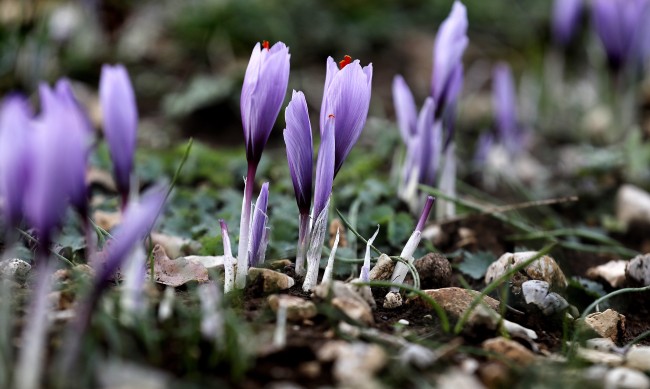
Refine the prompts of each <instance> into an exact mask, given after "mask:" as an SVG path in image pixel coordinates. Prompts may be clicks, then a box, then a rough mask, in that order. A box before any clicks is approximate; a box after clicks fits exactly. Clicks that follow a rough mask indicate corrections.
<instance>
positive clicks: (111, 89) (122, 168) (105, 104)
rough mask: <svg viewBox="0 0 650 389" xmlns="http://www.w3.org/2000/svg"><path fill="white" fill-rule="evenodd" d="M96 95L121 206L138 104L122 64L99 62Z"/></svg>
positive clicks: (126, 187) (127, 181) (128, 183)
mask: <svg viewBox="0 0 650 389" xmlns="http://www.w3.org/2000/svg"><path fill="white" fill-rule="evenodd" d="M99 98H100V103H101V107H102V119H103V123H104V136H105V137H106V141H107V142H108V148H109V150H110V153H111V159H112V160H113V168H114V173H115V182H116V184H117V189H118V191H119V192H120V195H121V196H122V205H123V206H124V205H125V204H126V202H127V200H128V197H129V191H130V188H131V171H132V170H133V157H134V153H135V146H136V140H137V129H138V107H137V105H136V101H135V94H134V92H133V86H132V85H131V81H130V79H129V74H128V73H127V71H126V68H125V67H124V66H122V65H114V66H111V65H104V66H102V74H101V79H100V81H99Z"/></svg>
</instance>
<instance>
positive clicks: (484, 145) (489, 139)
mask: <svg viewBox="0 0 650 389" xmlns="http://www.w3.org/2000/svg"><path fill="white" fill-rule="evenodd" d="M493 145H494V135H493V134H492V133H491V132H483V133H481V135H479V137H478V140H477V141H476V151H475V152H474V166H476V167H478V168H481V167H482V166H484V165H485V163H486V162H487V159H488V155H489V154H490V150H491V149H492V146H493Z"/></svg>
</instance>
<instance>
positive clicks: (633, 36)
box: [592, 0, 650, 72]
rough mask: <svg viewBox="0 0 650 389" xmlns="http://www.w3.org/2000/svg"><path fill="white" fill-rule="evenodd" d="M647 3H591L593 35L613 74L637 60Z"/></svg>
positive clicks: (615, 0)
mask: <svg viewBox="0 0 650 389" xmlns="http://www.w3.org/2000/svg"><path fill="white" fill-rule="evenodd" d="M649 7H650V2H649V1H648V0H594V1H593V2H592V11H593V13H592V16H593V23H594V26H595V29H596V33H597V34H598V37H599V38H600V41H601V42H602V44H603V47H604V49H605V52H606V53H607V60H608V62H609V66H610V68H611V69H612V70H613V71H614V72H619V71H620V70H621V69H623V68H624V67H625V66H626V65H627V64H629V63H631V62H634V61H637V60H640V59H641V58H640V57H641V55H642V48H643V46H644V43H643V41H642V40H643V39H644V38H643V31H644V28H645V27H644V26H645V24H647V17H648V12H649V11H648V8H649Z"/></svg>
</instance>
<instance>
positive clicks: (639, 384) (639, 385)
mask: <svg viewBox="0 0 650 389" xmlns="http://www.w3.org/2000/svg"><path fill="white" fill-rule="evenodd" d="M604 389H650V378H648V376H646V375H645V374H643V373H641V372H640V371H637V370H634V369H629V368H627V367H617V368H614V369H612V370H610V371H609V372H607V374H606V375H605V385H604Z"/></svg>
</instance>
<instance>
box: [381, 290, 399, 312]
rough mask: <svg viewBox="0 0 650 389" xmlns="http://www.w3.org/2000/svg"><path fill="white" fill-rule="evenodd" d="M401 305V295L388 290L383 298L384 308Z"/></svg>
mask: <svg viewBox="0 0 650 389" xmlns="http://www.w3.org/2000/svg"><path fill="white" fill-rule="evenodd" d="M401 306H402V296H400V294H399V293H397V292H388V294H387V295H386V297H385V298H384V308H387V309H391V308H397V307H401Z"/></svg>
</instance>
